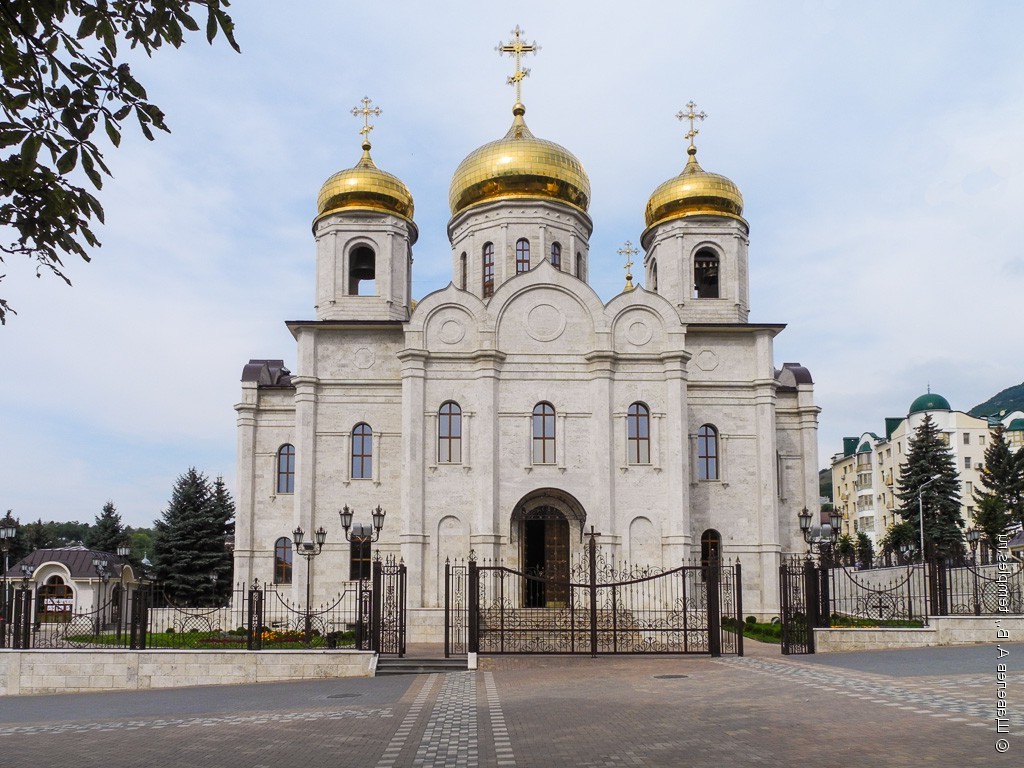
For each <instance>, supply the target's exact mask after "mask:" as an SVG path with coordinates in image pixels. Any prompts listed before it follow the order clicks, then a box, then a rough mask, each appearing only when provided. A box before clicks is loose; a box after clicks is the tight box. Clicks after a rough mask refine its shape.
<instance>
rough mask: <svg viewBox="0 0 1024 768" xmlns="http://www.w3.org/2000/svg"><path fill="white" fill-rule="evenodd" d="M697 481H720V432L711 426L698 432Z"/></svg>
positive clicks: (706, 425) (703, 427)
mask: <svg viewBox="0 0 1024 768" xmlns="http://www.w3.org/2000/svg"><path fill="white" fill-rule="evenodd" d="M697 479H698V480H717V479H718V430H716V429H715V428H714V427H713V426H711V425H710V424H705V425H704V426H702V427H701V428H700V429H698V430H697Z"/></svg>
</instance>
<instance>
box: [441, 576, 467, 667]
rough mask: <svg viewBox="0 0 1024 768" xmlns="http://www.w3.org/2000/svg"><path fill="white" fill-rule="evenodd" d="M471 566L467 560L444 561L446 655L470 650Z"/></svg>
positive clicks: (447, 656)
mask: <svg viewBox="0 0 1024 768" xmlns="http://www.w3.org/2000/svg"><path fill="white" fill-rule="evenodd" d="M468 581H469V568H468V566H467V565H466V561H465V560H456V561H455V562H454V563H453V562H452V561H451V560H448V559H446V560H445V561H444V657H445V658H446V659H447V658H450V657H451V655H452V654H453V653H466V651H468V650H469V622H468V612H467V610H466V597H467V590H468V586H469V584H468Z"/></svg>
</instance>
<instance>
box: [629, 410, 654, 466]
mask: <svg viewBox="0 0 1024 768" xmlns="http://www.w3.org/2000/svg"><path fill="white" fill-rule="evenodd" d="M626 444H627V448H628V453H629V457H628V462H629V463H630V464H650V463H651V411H650V409H649V408H648V407H647V406H646V405H644V404H643V403H633V404H632V405H631V406H629V410H628V411H626Z"/></svg>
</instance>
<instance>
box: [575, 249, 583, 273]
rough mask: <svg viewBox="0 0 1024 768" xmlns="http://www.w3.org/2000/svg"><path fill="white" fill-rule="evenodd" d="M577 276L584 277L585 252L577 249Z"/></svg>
mask: <svg viewBox="0 0 1024 768" xmlns="http://www.w3.org/2000/svg"><path fill="white" fill-rule="evenodd" d="M576 277H578V278H579V279H580V280H582V279H583V254H582V253H580V252H579V251H576Z"/></svg>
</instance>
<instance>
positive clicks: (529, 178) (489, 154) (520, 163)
mask: <svg viewBox="0 0 1024 768" xmlns="http://www.w3.org/2000/svg"><path fill="white" fill-rule="evenodd" d="M512 114H513V115H514V118H513V120H512V127H511V128H509V130H508V133H506V134H505V137H504V138H503V139H498V140H497V141H492V142H490V143H489V144H484V145H483V146H482V147H480V148H479V149H477V150H474V151H473V152H471V153H470V154H469V155H468V156H467V157H466V159H465V160H463V161H462V162H461V163H460V164H459V167H458V168H457V169H456V170H455V175H454V176H453V177H452V185H451V187H450V189H449V192H448V203H449V205H450V206H451V211H452V216H455V215H456V214H457V213H459V212H461V211H464V210H465V209H466V208H469V207H470V206H473V205H477V204H479V203H485V202H489V201H491V200H499V199H504V198H519V197H542V198H549V199H553V200H560V201H562V202H564V203H568V204H569V205H573V206H575V207H577V208H579V209H581V210H583V211H586V210H587V206H589V205H590V179H589V178H588V177H587V172H586V171H585V170H583V165H582V164H581V163H580V161H579V160H577V159H576V156H575V155H573V154H572V152H570V151H569V150H567V149H566V148H565V147H563V146H560V145H559V144H555V143H554V142H553V141H545V140H544V139H538V138H537V137H536V136H534V135H533V134H532V133H530V129H529V128H527V127H526V121H525V120H523V115H524V114H526V107H524V106H523V105H522V104H516V105H515V107H513V109H512Z"/></svg>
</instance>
